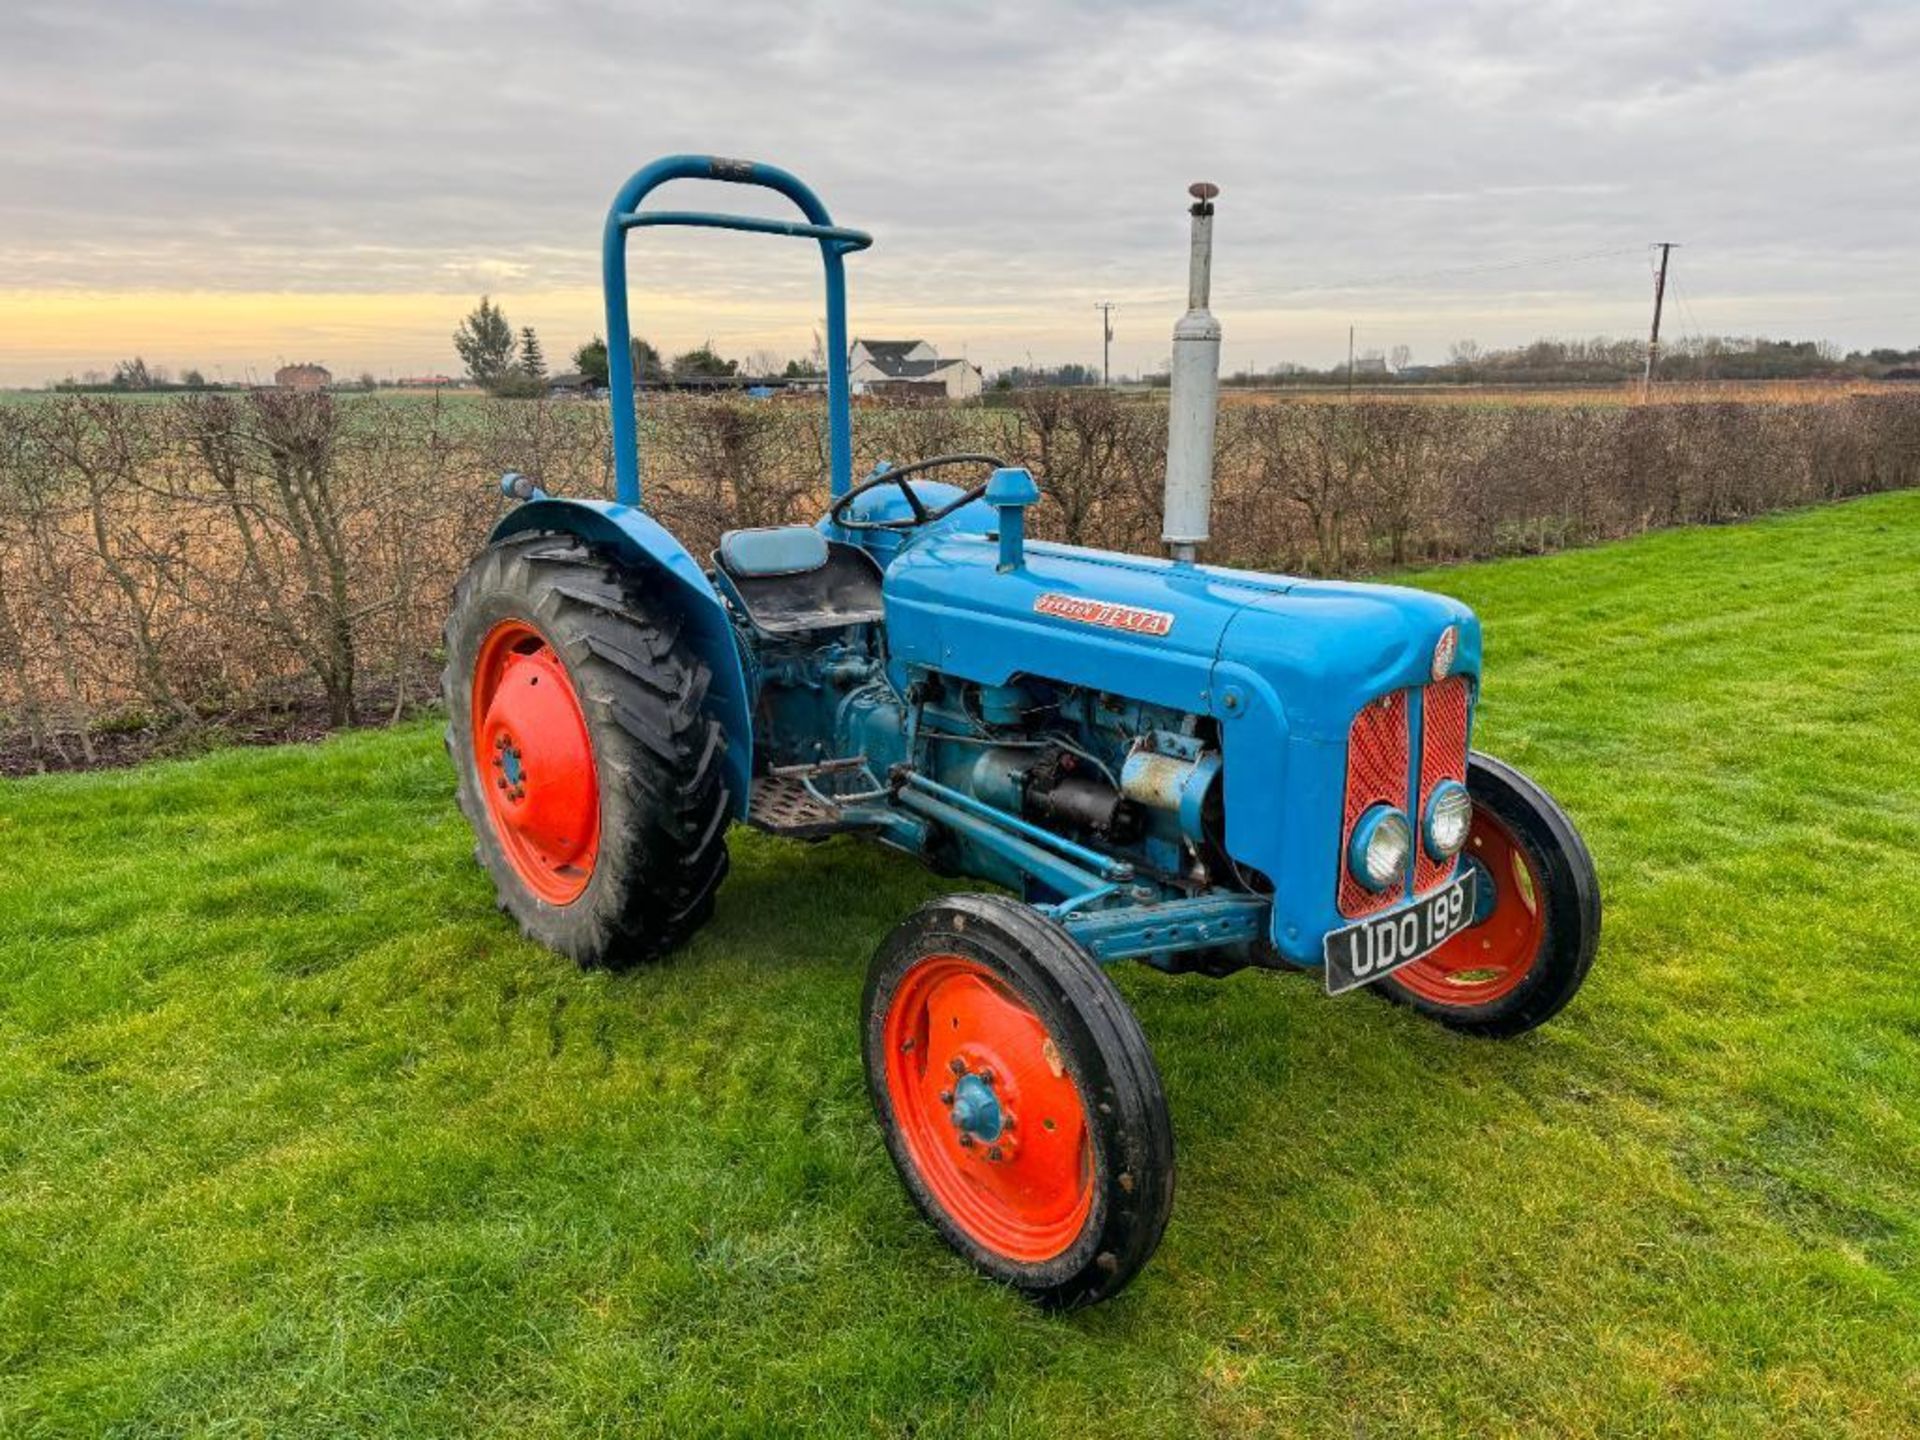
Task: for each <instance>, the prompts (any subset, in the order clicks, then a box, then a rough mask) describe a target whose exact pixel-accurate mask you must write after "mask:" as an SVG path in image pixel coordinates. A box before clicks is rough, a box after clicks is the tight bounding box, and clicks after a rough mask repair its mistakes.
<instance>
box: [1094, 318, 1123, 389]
mask: <svg viewBox="0 0 1920 1440" xmlns="http://www.w3.org/2000/svg"><path fill="white" fill-rule="evenodd" d="M1093 308H1094V309H1096V310H1098V311H1099V312H1100V383H1101V385H1103V386H1108V387H1110V386H1112V384H1113V312H1114V311H1115V310H1118V309H1119V308H1120V307H1119V306H1118V305H1115V304H1114V303H1113V302H1112V301H1111V300H1102V301H1101V302H1100V303H1099V304H1097V305H1095V306H1094V307H1093Z"/></svg>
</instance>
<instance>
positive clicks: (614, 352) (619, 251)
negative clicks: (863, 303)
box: [600, 155, 873, 505]
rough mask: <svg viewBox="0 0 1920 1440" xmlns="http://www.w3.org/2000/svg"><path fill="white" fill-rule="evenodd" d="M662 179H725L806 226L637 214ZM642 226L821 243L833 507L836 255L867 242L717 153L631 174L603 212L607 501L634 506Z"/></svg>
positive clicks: (843, 357)
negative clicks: (772, 194) (637, 257)
mask: <svg viewBox="0 0 1920 1440" xmlns="http://www.w3.org/2000/svg"><path fill="white" fill-rule="evenodd" d="M669 180H725V181H729V182H731V183H733V184H736V185H759V186H762V187H763V188H765V189H768V190H777V191H779V192H780V193H781V194H782V195H785V196H786V197H787V198H788V199H789V200H791V201H793V203H794V204H795V205H796V206H798V207H799V208H800V212H801V213H802V214H803V215H805V216H806V217H807V223H806V224H804V225H803V224H799V223H797V222H793V221H786V220H767V219H763V218H761V217H759V216H754V215H719V214H712V213H709V212H707V211H703V210H653V211H646V212H642V211H641V209H640V202H641V201H642V200H643V199H645V198H646V196H647V195H648V194H649V193H650V192H651V191H653V190H655V189H658V188H659V187H660V186H662V185H664V184H666V183H667V182H668V181H669ZM651 225H690V226H696V227H700V228H704V229H710V230H745V231H749V232H751V233H753V234H757V235H789V236H794V237H797V238H799V239H803V240H816V241H818V242H819V244H820V258H821V261H822V263H823V264H824V265H825V267H826V272H827V473H828V482H829V486H830V489H831V492H832V495H833V498H834V499H836V500H837V499H839V498H840V496H842V495H844V494H845V493H846V492H847V490H848V489H849V488H851V486H852V484H853V414H852V404H851V401H850V400H849V398H848V388H847V279H846V267H845V265H844V263H843V261H844V257H845V256H847V255H850V254H852V253H853V252H854V251H856V250H864V249H866V248H867V247H868V246H869V245H871V244H873V237H872V236H871V235H868V234H867V233H866V232H865V231H862V230H849V229H847V228H845V227H844V226H839V225H835V224H834V223H833V217H832V216H831V215H829V214H828V213H827V207H826V206H825V205H823V204H821V203H820V197H819V196H817V195H815V194H814V193H813V191H812V190H810V189H808V188H807V186H806V185H805V183H803V182H802V181H801V180H800V179H799V178H798V177H797V176H794V175H791V174H789V173H788V172H787V171H785V170H782V169H780V168H778V167H777V166H773V165H762V164H760V163H759V162H758V161H753V160H727V159H723V158H721V157H720V156H717V155H668V156H665V157H664V158H662V159H659V160H656V161H654V162H653V163H652V164H651V165H647V166H644V167H643V168H641V169H640V170H637V171H635V172H634V174H633V176H632V178H631V179H629V180H628V181H627V183H626V184H624V185H622V186H621V187H620V192H619V194H617V195H615V196H614V198H613V205H612V207H611V208H610V209H609V210H608V211H607V224H606V230H605V233H604V237H603V239H602V242H601V266H600V268H601V281H602V284H603V285H604V287H605V289H606V298H607V397H608V401H609V403H610V404H611V405H612V407H613V482H614V495H615V498H616V499H618V500H619V502H620V503H621V504H622V505H638V504H639V503H640V440H639V435H638V432H637V427H636V424H635V419H634V407H635V405H636V404H637V403H638V399H639V387H638V385H637V384H636V382H635V377H634V373H633V331H632V327H631V325H630V324H629V322H628V316H627V232H628V231H629V230H634V229H638V228H641V227H644V226H651Z"/></svg>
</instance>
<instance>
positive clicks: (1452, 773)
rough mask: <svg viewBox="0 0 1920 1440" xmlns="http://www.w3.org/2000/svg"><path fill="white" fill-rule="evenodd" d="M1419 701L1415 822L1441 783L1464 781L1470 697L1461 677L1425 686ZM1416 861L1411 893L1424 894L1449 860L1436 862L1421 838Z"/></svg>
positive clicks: (1442, 873)
mask: <svg viewBox="0 0 1920 1440" xmlns="http://www.w3.org/2000/svg"><path fill="white" fill-rule="evenodd" d="M1420 693H1421V700H1420V804H1419V807H1418V808H1417V809H1416V810H1415V811H1414V812H1413V814H1414V820H1415V823H1416V824H1417V823H1419V822H1420V821H1421V820H1423V819H1424V818H1425V816H1426V813H1427V797H1428V796H1430V795H1432V794H1433V787H1434V786H1436V785H1438V784H1439V783H1440V782H1441V781H1442V780H1458V781H1459V782H1460V783H1461V784H1463V785H1464V784H1466V782H1467V705H1468V701H1469V700H1470V699H1471V698H1472V696H1471V691H1470V689H1469V687H1468V684H1467V677H1466V676H1464V675H1453V676H1449V677H1448V678H1447V679H1445V680H1442V681H1441V682H1440V683H1439V684H1437V685H1429V686H1427V688H1426V689H1425V690H1423V691H1421V692H1420ZM1419 855H1420V858H1419V861H1418V862H1417V863H1416V864H1415V865H1414V868H1413V889H1414V893H1415V894H1424V893H1425V892H1426V891H1427V890H1428V889H1429V888H1430V887H1431V886H1433V885H1437V884H1438V883H1439V882H1440V880H1441V879H1442V878H1443V877H1444V876H1445V875H1446V874H1447V872H1448V871H1449V870H1451V869H1452V868H1453V862H1452V861H1451V860H1449V861H1446V862H1444V863H1442V862H1440V861H1436V860H1435V859H1433V857H1432V856H1430V855H1428V854H1427V843H1426V839H1425V837H1424V835H1423V836H1422V837H1421V840H1420V846H1419Z"/></svg>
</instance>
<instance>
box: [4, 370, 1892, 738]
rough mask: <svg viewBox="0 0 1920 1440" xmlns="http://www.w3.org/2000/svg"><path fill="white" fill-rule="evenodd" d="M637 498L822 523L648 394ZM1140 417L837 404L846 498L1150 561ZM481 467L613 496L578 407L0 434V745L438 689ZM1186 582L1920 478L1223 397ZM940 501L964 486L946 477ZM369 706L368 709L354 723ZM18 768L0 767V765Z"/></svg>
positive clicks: (400, 704)
mask: <svg viewBox="0 0 1920 1440" xmlns="http://www.w3.org/2000/svg"><path fill="white" fill-rule="evenodd" d="M640 421H641V431H642V447H643V453H644V455H645V461H646V477H647V478H646V492H645V497H644V498H645V501H646V504H647V506H648V508H649V509H651V510H652V511H653V512H654V513H655V514H656V515H658V516H659V517H660V518H661V519H662V520H663V521H664V522H665V523H666V524H667V526H668V527H669V528H670V529H672V530H673V531H674V532H675V533H676V534H677V535H678V536H679V537H680V538H681V539H682V540H683V541H684V542H685V543H686V544H687V546H688V548H689V549H690V550H691V551H692V552H693V553H694V554H695V555H697V556H704V555H705V554H706V552H707V551H708V550H709V549H710V548H711V547H712V546H713V544H714V543H715V542H716V541H717V539H718V537H719V534H720V532H721V531H722V530H724V529H726V528H728V527H730V526H735V525H754V524H774V523H780V522H783V521H788V520H808V519H811V518H813V517H814V516H816V515H817V514H818V513H819V511H820V509H821V508H822V507H823V506H824V504H825V501H826V476H825V471H826V439H825V420H824V408H823V406H822V405H821V403H820V402H819V400H818V399H817V398H790V399H784V400H771V401H754V400H748V399H745V398H743V397H732V396H729V397H688V396H648V397H647V398H646V400H645V403H644V404H643V406H642V407H641V410H640ZM1165 447H1166V407H1165V400H1164V397H1161V396H1140V395H1121V394H1115V393H1112V392H1107V391H1100V390H1091V389H1089V390H1078V391H1052V392H1048V391H1041V392H1024V393H1021V394H1017V395H1015V396H1012V397H1010V398H1009V399H1008V400H1007V401H1006V403H1004V404H1000V405H995V406H980V405H966V406H951V405H944V404H936V405H929V404H924V403H922V404H900V403H879V402H866V401H863V402H861V403H860V404H858V405H857V406H856V407H855V460H856V471H857V473H862V474H864V473H865V472H866V471H867V470H869V469H870V468H871V467H872V465H873V464H874V463H875V462H876V461H877V460H879V459H883V458H884V459H887V460H890V461H893V462H895V463H904V462H906V461H910V460H914V459H919V458H922V457H924V456H926V455H929V454H933V453H942V452H953V451H980V452H985V453H990V454H999V455H1002V456H1004V457H1005V458H1006V459H1008V460H1010V461H1014V462H1018V463H1024V464H1027V465H1029V466H1031V467H1032V468H1033V469H1034V471H1035V474H1036V475H1037V476H1038V477H1039V479H1040V482H1041V485H1042V488H1043V491H1044V492H1045V500H1044V502H1043V504H1042V505H1041V507H1040V509H1039V511H1038V512H1037V514H1036V517H1035V521H1036V528H1037V531H1038V532H1039V533H1041V534H1044V535H1047V536H1050V537H1053V538H1060V539H1066V540H1071V541H1075V542H1077V543H1080V544H1086V545H1093V546H1098V547H1103V548H1112V549H1122V550H1133V551H1138V552H1142V553H1157V552H1158V550H1159V533H1160V490H1161V482H1162V477H1163V474H1164V465H1165ZM504 469H515V470H520V471H523V472H526V473H529V474H532V475H534V476H535V477H536V478H537V479H538V480H539V481H540V482H541V483H542V484H543V486H544V487H545V488H547V489H548V490H549V491H551V492H553V493H562V494H565V493H572V494H588V495H603V496H604V495H608V494H610V493H611V490H612V477H611V470H610V460H609V427H608V422H607V413H606V409H605V407H604V406H602V405H588V404H580V403H577V402H567V401H558V402H548V401H529V402H512V401H494V400H476V399H472V398H466V397H462V398H455V399H448V398H444V397H438V396H435V397H423V398H373V397H369V398H365V399H354V400H335V399H332V398H330V397H327V396H295V395H289V394H280V393H263V394H260V395H234V394H225V393H223V394H211V395H202V396H192V397H187V398H184V399H182V400H179V401H176V402H170V403H165V404H158V405H143V404H139V403H137V402H129V401H125V400H120V399H115V398H87V399H58V400H51V401H47V402H44V403H41V404H36V405H33V406H24V407H7V408H4V409H0V729H5V730H11V731H13V732H15V733H16V734H18V735H19V736H20V737H21V747H22V749H23V750H24V751H25V753H27V754H28V755H29V756H31V757H34V758H33V759H31V760H30V761H29V762H28V763H42V764H48V765H63V764H68V763H75V762H79V763H86V762H88V761H90V760H91V759H92V758H93V756H94V754H95V751H94V748H93V746H94V727H95V725H96V723H97V722H98V720H99V719H100V717H103V716H122V715H124V714H127V713H130V712H140V713H144V714H146V715H148V716H151V717H157V718H158V719H160V720H161V721H164V722H165V723H169V724H174V725H178V724H181V723H184V722H185V721H186V719H187V717H188V716H195V717H200V718H202V719H204V720H212V721H221V720H224V719H227V718H229V717H235V716H240V715H244V714H247V713H249V712H251V711H254V710H257V709H259V708H261V707H262V706H268V705H277V704H281V703H286V702H287V701H288V700H290V699H293V698H297V697H300V696H308V697H313V698H315V699H316V700H317V701H318V702H319V703H321V704H323V705H324V706H325V709H326V713H327V714H328V715H329V716H330V717H331V718H332V719H333V720H334V721H335V722H336V723H339V722H343V721H344V720H346V719H348V718H350V717H352V716H354V715H356V714H357V713H359V711H360V709H361V703H362V692H363V691H364V690H367V689H368V687H371V689H372V690H373V691H377V692H379V693H380V695H381V697H382V698H381V700H380V701H379V702H377V703H379V704H380V706H381V711H382V713H383V714H384V716H386V717H388V718H392V717H394V716H397V715H399V714H401V713H403V712H404V711H405V709H406V707H407V706H408V705H409V704H411V703H417V702H419V701H423V700H426V699H428V698H430V697H431V696H432V695H433V694H434V693H435V673H436V670H437V666H438V659H439V655H438V652H439V644H440V640H439V633H440V625H441V622H442V621H443V619H444V618H445V617H444V612H445V608H446V603H447V597H448V594H449V593H450V591H451V588H452V585H453V582H454V579H455V578H456V577H457V576H458V574H459V572H460V570H461V568H462V567H463V566H464V565H465V564H466V563H467V561H468V560H469V558H470V557H471V555H472V554H473V552H474V551H475V549H477V548H478V546H479V545H481V544H482V543H484V540H485V537H486V534H487V531H488V528H489V527H490V526H491V524H492V523H493V521H494V520H495V519H497V518H498V516H499V515H500V514H501V513H502V512H503V510H504V509H505V507H506V504H507V502H506V501H504V500H503V499H502V498H501V496H500V494H499V490H498V479H499V473H500V471H501V470H504ZM1216 471H1217V481H1216V489H1215V523H1214V540H1213V542H1212V544H1211V545H1210V546H1209V547H1208V549H1207V552H1206V558H1208V559H1210V560H1213V561H1215V562H1217V563H1222V564H1228V565H1235V566H1242V567H1248V568H1257V569H1274V568H1279V569H1287V568H1301V569H1306V570H1309V571H1313V572H1318V573H1322V574H1329V575H1343V574H1360V573H1366V572H1368V571H1370V570H1376V569H1378V568H1381V567H1390V566H1393V565H1398V564H1407V563H1416V562H1423V561H1428V560H1436V561H1441V560H1466V559H1473V558H1477V557H1481V556H1490V555H1500V554H1509V553H1521V552H1537V551H1543V550H1552V549H1557V548H1560V547H1563V546H1568V545H1579V544H1587V543H1591V542H1594V541H1598V540H1605V539H1610V538H1613V537H1617V536H1622V535H1629V534H1633V533H1636V532H1637V531H1640V530H1644V529H1648V528H1653V527H1657V526H1663V525H1674V524H1690V523H1702V522H1719V521H1724V520H1732V519H1738V518H1741V517H1743V516H1747V515H1752V514H1756V513H1759V512H1761V511H1764V510H1769V509H1776V508H1779V507H1781V506H1788V505H1801V504H1810V503H1814V502H1817V501H1822V500H1831V499H1838V498H1842V497H1845V496H1850V495H1858V494H1866V493H1871V492H1874V491H1880V490H1889V489H1895V488H1901V487H1911V486H1917V485H1920V397H1915V396H1903V395H1897V394H1884V393H1882V394H1863V395H1856V396H1851V397H1849V396H1846V395H1842V394H1834V393H1831V392H1809V393H1803V394H1801V395H1798V396H1795V397H1792V398H1789V399H1785V400H1766V401H1749V400H1741V401H1738V402H1730V401H1728V400H1726V399H1725V398H1724V397H1723V396H1715V397H1707V398H1698V399H1676V400H1673V401H1670V402H1666V403H1658V404H1652V405H1637V404H1621V403H1617V402H1614V401H1612V400H1610V399H1608V398H1607V397H1604V396H1598V397H1587V398H1582V399H1580V400H1579V401H1577V402H1569V401H1567V400H1565V399H1563V398H1554V399H1551V400H1548V401H1543V402H1535V401H1532V400H1530V399H1529V400H1522V401H1518V402H1514V403H1503V404H1497V405H1489V404H1455V403H1436V402H1421V401H1405V400H1399V399H1396V400H1392V401H1382V400H1366V401H1361V402H1357V403H1353V404H1347V403H1343V402H1342V401H1340V400H1339V399H1338V397H1333V398H1330V399H1329V398H1320V397H1313V398H1307V399H1286V400H1274V399H1271V398H1261V397H1246V396H1232V397H1230V398H1229V399H1228V400H1227V402H1226V403H1225V404H1224V405H1223V407H1222V409H1221V412H1220V416H1219V426H1218V432H1217V445H1216ZM957 478H961V479H969V478H971V477H968V476H961V477H957ZM367 703H368V705H369V706H370V705H372V704H374V703H376V702H374V701H372V700H371V699H369V700H368V701H367ZM16 753H18V752H16Z"/></svg>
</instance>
